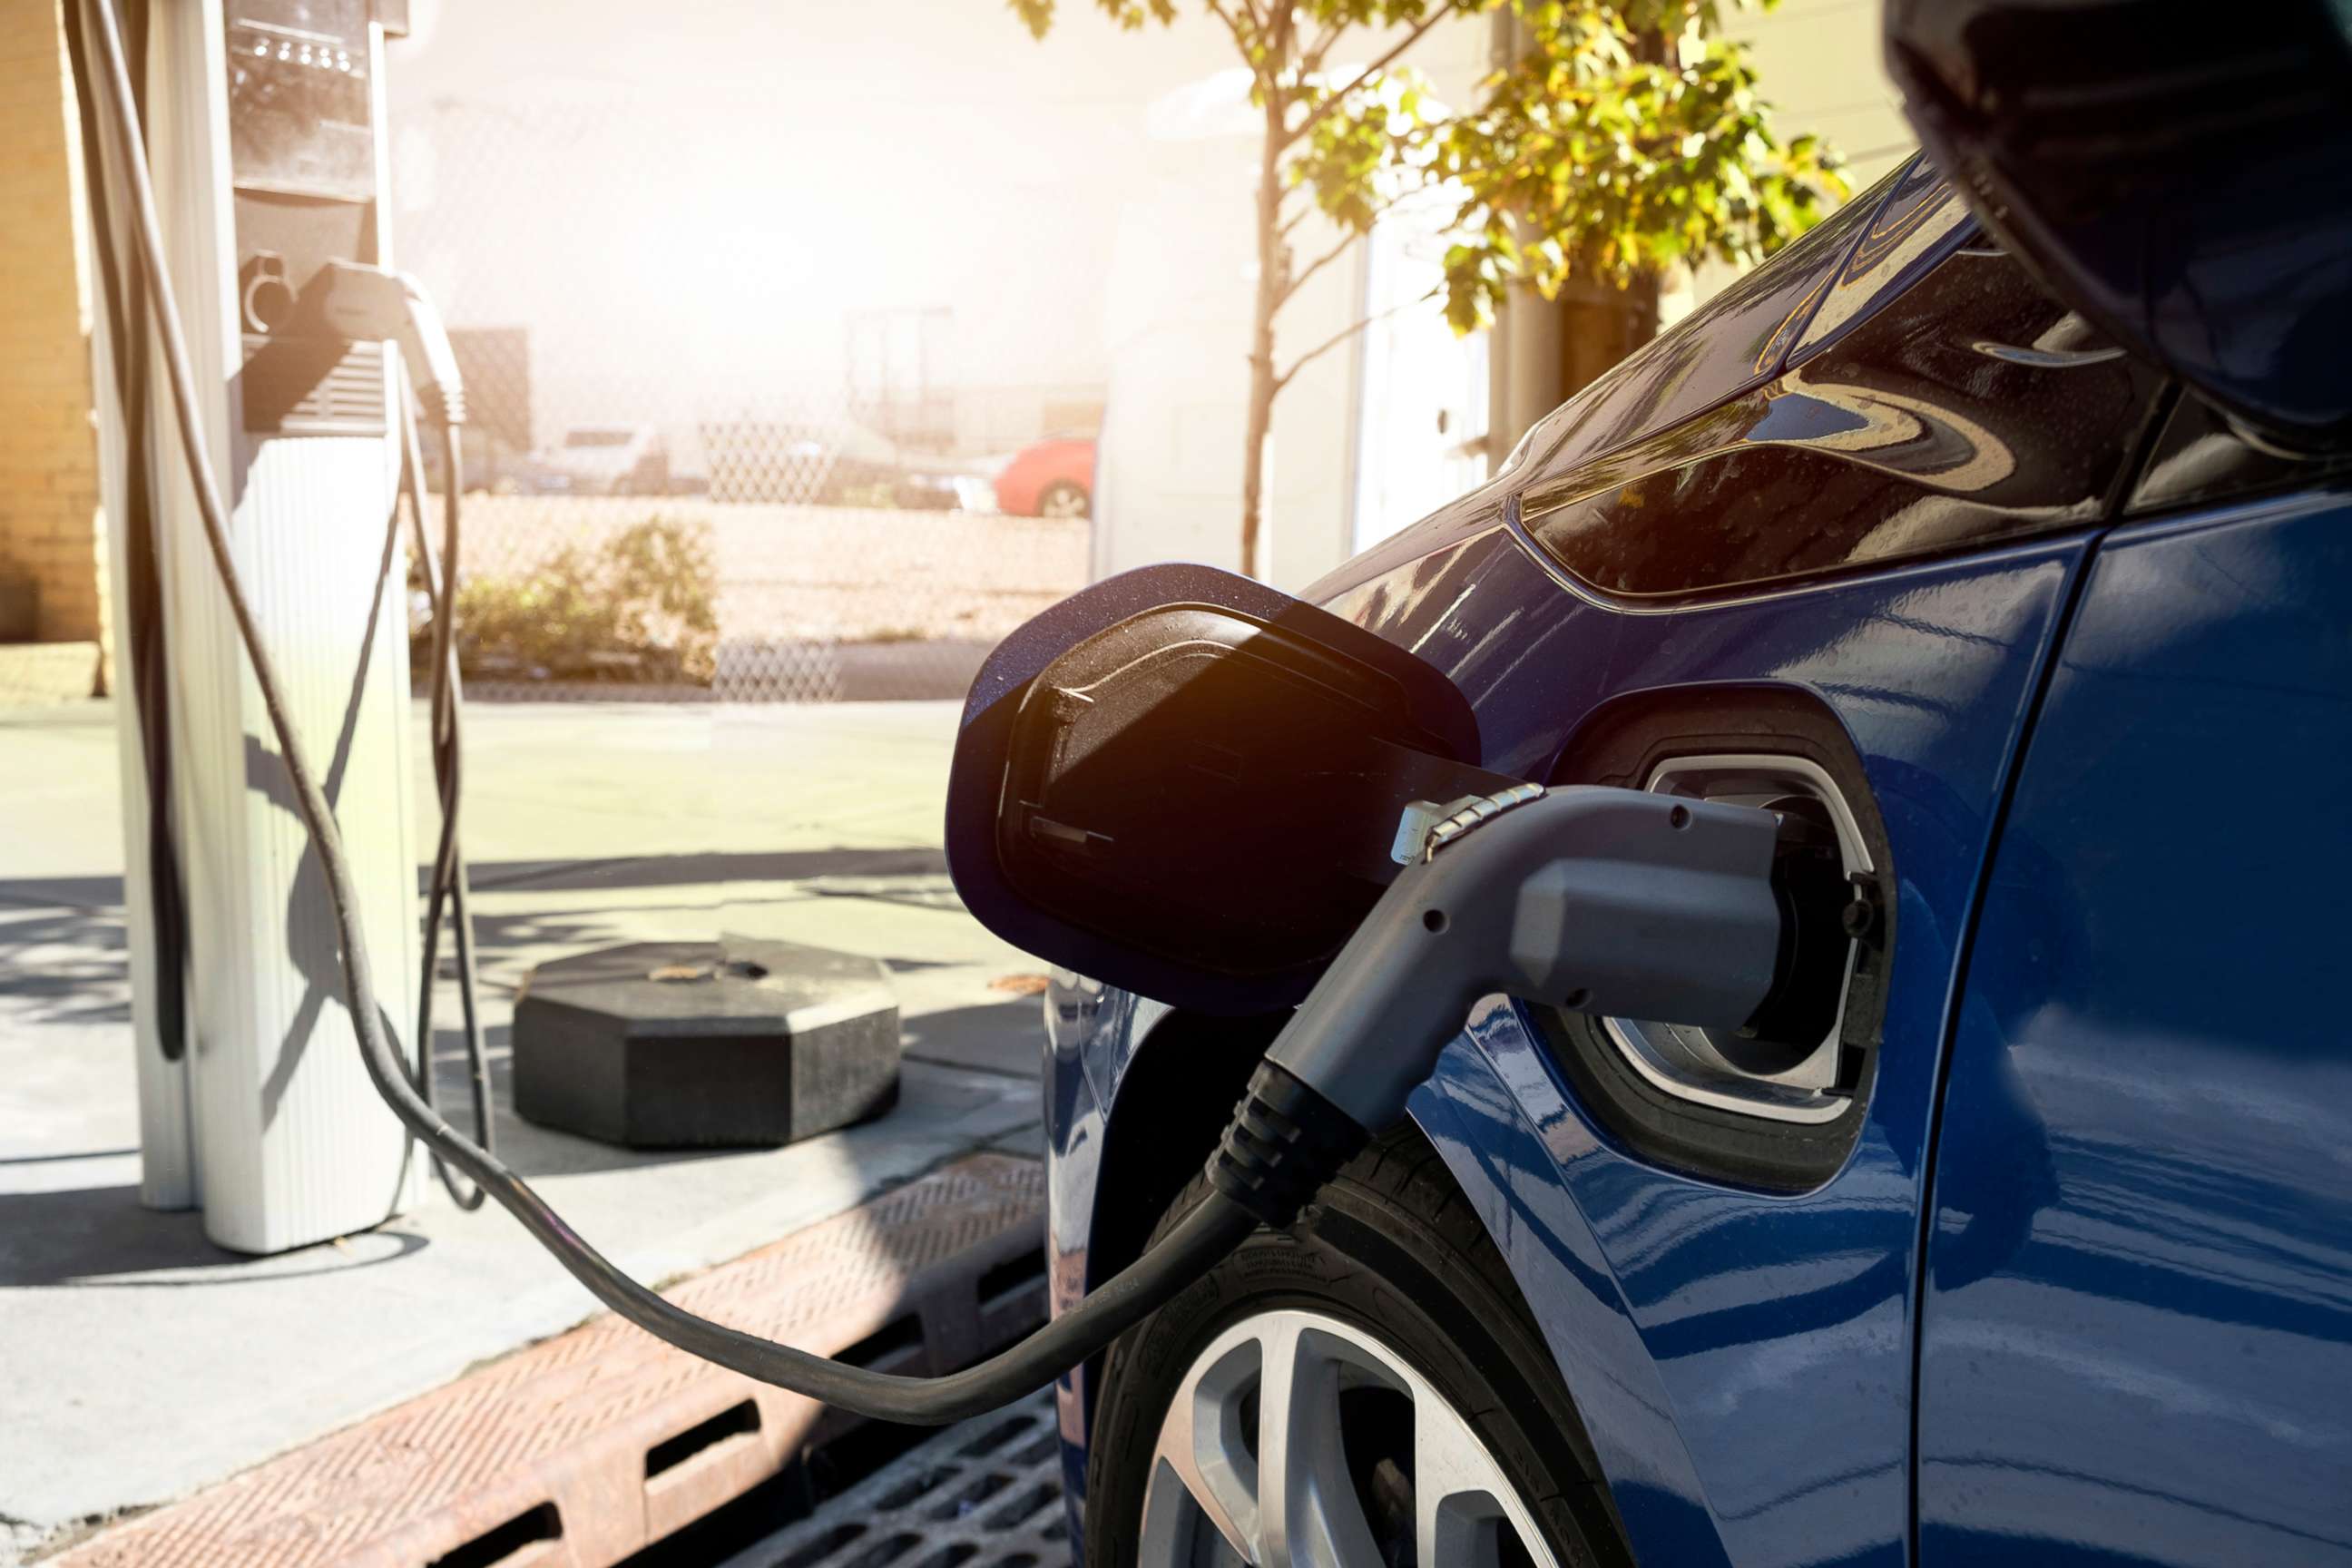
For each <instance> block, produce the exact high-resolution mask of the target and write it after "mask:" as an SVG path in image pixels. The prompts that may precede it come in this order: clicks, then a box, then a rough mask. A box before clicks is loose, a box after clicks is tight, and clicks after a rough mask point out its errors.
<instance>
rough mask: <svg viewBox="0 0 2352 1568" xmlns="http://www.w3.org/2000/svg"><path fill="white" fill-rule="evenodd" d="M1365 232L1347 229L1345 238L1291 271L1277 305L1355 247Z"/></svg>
mask: <svg viewBox="0 0 2352 1568" xmlns="http://www.w3.org/2000/svg"><path fill="white" fill-rule="evenodd" d="M1367 232H1368V231H1367V230H1364V229H1349V231H1348V235H1347V237H1346V238H1344V239H1342V240H1340V241H1339V244H1337V245H1335V246H1333V247H1331V248H1330V249H1328V250H1327V251H1325V252H1324V253H1323V254H1322V255H1320V256H1318V257H1317V258H1315V259H1314V260H1312V261H1310V262H1308V263H1307V265H1306V267H1305V268H1302V269H1301V270H1299V271H1297V272H1294V273H1292V274H1291V275H1290V281H1289V282H1287V283H1286V284H1284V285H1283V288H1282V295H1281V300H1278V301H1277V302H1276V303H1277V305H1279V304H1280V303H1281V302H1282V301H1286V300H1289V298H1290V297H1291V296H1292V295H1293V294H1296V293H1297V292H1298V290H1299V289H1303V288H1305V287H1306V286H1307V279H1309V278H1312V277H1314V276H1315V275H1316V274H1317V273H1318V272H1320V271H1322V270H1323V268H1326V267H1328V266H1330V265H1331V263H1333V262H1334V261H1337V260H1339V258H1341V257H1342V256H1345V255H1347V254H1348V252H1349V250H1351V249H1353V248H1354V247H1355V244H1356V242H1357V241H1358V240H1360V239H1361V238H1363V237H1364V235H1365V234H1366V233H1367Z"/></svg>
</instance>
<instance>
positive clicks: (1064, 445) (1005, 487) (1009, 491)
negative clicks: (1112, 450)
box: [996, 436, 1095, 517]
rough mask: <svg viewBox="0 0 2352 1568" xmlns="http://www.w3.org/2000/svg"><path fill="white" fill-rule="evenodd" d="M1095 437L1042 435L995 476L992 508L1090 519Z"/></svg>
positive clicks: (1093, 493)
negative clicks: (1040, 438)
mask: <svg viewBox="0 0 2352 1568" xmlns="http://www.w3.org/2000/svg"><path fill="white" fill-rule="evenodd" d="M1094 505H1095V438H1094V437H1092V436H1048V437H1045V439H1044V440H1042V441H1039V442H1036V443H1035V444H1034V445H1032V446H1028V447H1023V448H1022V449H1021V450H1020V451H1018V452H1016V453H1014V454H1013V460H1012V461H1011V462H1009V463H1007V464H1005V465H1004V470H1003V472H1002V473H1000V474H998V475H997V476H996V510H999V511H1009V512H1012V513H1013V514H1014V515H1015V516H1019V517H1090V516H1092V515H1093V514H1094Z"/></svg>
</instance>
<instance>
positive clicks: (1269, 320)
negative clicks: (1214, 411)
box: [1242, 91, 1290, 577]
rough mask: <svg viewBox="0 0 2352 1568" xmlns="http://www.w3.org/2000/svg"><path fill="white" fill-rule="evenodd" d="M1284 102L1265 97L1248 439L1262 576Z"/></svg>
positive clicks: (1246, 543)
mask: <svg viewBox="0 0 2352 1568" xmlns="http://www.w3.org/2000/svg"><path fill="white" fill-rule="evenodd" d="M1284 108H1285V106H1284V100H1283V98H1282V95H1281V94H1280V93H1278V92H1275V91H1268V92H1267V93H1266V95H1265V150H1264V153H1262V154H1261V156H1260V158H1259V162H1258V186H1257V310H1256V314H1255V318H1254V319H1253V321H1252V322H1251V326H1250V354H1249V367H1250V395H1249V424H1248V428H1247V429H1246V430H1245V431H1244V434H1243V437H1242V575H1243V576H1244V577H1255V576H1256V575H1257V574H1258V562H1257V542H1258V531H1259V524H1260V523H1261V521H1263V520H1264V517H1265V444H1266V437H1268V436H1269V435H1270V434H1272V432H1273V429H1274V395H1275V391H1276V387H1275V382H1274V313H1275V311H1276V310H1278V309H1279V308H1280V307H1281V304H1282V290H1283V289H1284V287H1285V285H1286V283H1287V282H1288V273H1289V258H1290V251H1289V247H1287V246H1286V245H1284V244H1283V238H1282V183H1281V182H1282V168H1281V153H1280V148H1281V141H1282V132H1283V121H1284V119H1285V112H1284Z"/></svg>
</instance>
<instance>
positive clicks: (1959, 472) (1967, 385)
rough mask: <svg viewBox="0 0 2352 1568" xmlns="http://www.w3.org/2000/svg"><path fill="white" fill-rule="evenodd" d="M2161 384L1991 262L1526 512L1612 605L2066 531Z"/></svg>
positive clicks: (1973, 260) (2102, 493)
mask: <svg viewBox="0 0 2352 1568" xmlns="http://www.w3.org/2000/svg"><path fill="white" fill-rule="evenodd" d="M2162 384H2163V378H2162V377H2161V376H2160V375H2158V374H2156V373H2155V372H2153V371H2151V370H2149V369H2147V367H2145V366H2143V365H2141V364H2140V363H2138V362H2137V361H2135V360H2133V359H2130V358H2128V357H2127V356H2126V355H2125V354H2124V353H2123V352H2122V351H2121V350H2120V349H2118V348H2116V346H2115V345H2114V344H2112V343H2111V342H2108V341H2107V340H2106V339H2105V337H2104V336H2102V335H2101V334H2100V333H2099V332H2097V331H2095V329H2094V328H2092V327H2091V326H2089V325H2088V324H2087V323H2085V322H2084V321H2083V320H2082V318H2080V317H2079V316H2076V315H2074V313H2073V312H2072V311H2069V310H2066V309H2065V307H2063V305H2060V304H2058V303H2057V302H2056V301H2054V300H2052V299H2050V298H2049V296H2047V295H2046V294H2044V293H2042V290H2041V289H2039V288H2038V287H2037V286H2036V285H2035V284H2034V283H2033V281H2032V279H2030V278H2029V277H2028V276H2027V274H2026V272H2025V270H2024V268H2021V267H2020V266H2019V265H2018V264H2017V263H2016V262H2014V261H2013V260H2011V258H2008V257H2007V256H2004V255H2002V254H2000V252H1999V251H1996V250H1992V249H1990V248H1988V247H1983V246H1981V245H1979V246H1975V247H1969V248H1967V249H1963V250H1960V251H1958V252H1957V253H1955V254H1953V255H1951V256H1949V257H1948V258H1945V259H1944V261H1943V262H1942V263H1940V264H1939V265H1938V266H1937V267H1936V268H1935V269H1934V270H1933V271H1932V272H1930V273H1929V274H1928V275H1927V277H1926V278H1925V279H1922V280H1920V281H1919V282H1918V283H1917V284H1916V285H1915V286H1914V287H1912V288H1911V289H1908V290H1907V291H1906V292H1904V293H1903V294H1901V295H1900V296H1898V297H1896V298H1895V299H1894V300H1891V301H1889V302H1888V303H1886V304H1885V306H1883V307H1882V308H1881V309H1880V310H1878V311H1877V312H1876V313H1874V314H1873V315H1871V316H1870V317H1869V318H1868V319H1866V320H1864V321H1859V322H1857V323H1856V324H1854V325H1853V327H1852V328H1851V329H1850V330H1848V331H1846V332H1845V333H1844V335H1843V337H1841V338H1840V339H1839V340H1838V341H1837V342H1834V343H1832V344H1831V345H1830V346H1828V347H1827V348H1825V349H1824V350H1823V351H1822V353H1819V354H1818V355H1816V356H1815V357H1813V358H1812V359H1811V360H1810V361H1808V362H1807V363H1803V364H1801V365H1800V366H1798V367H1797V368H1796V369H1793V370H1790V371H1789V372H1787V373H1786V374H1782V375H1781V376H1780V378H1778V379H1777V380H1775V381H1773V382H1771V383H1769V384H1766V385H1764V386H1761V387H1759V388H1757V389H1755V390H1754V391H1752V392H1749V393H1747V394H1745V395H1741V396H1739V397H1738V398H1735V399H1733V400H1732V401H1730V402H1729V403H1727V404H1725V405H1722V406H1720V407H1718V408H1716V409H1714V410H1711V411H1709V412H1708V413H1706V414H1705V415H1703V416H1699V417H1697V418H1696V419H1693V420H1691V421H1690V422H1689V423H1687V424H1685V425H1684V426H1680V427H1678V428H1676V429H1675V430H1672V431H1670V432H1668V433H1667V434H1665V435H1664V436H1662V437H1656V438H1654V439H1653V440H1651V441H1648V442H1644V443H1643V444H1641V445H1639V446H1637V447H1632V448H1629V449H1627V450H1626V451H1624V452H1622V453H1619V454H1617V455H1615V456H1614V457H1612V458H1605V459H1603V460H1601V462H1598V463H1594V464H1591V465H1588V466H1586V467H1585V468H1581V469H1580V470H1578V471H1577V472H1575V473H1572V474H1570V475H1566V476H1564V477H1563V478H1562V479H1560V480H1559V481H1557V482H1555V483H1552V484H1549V485H1536V486H1531V487H1529V489H1528V491H1527V492H1526V493H1525V494H1524V495H1523V496H1522V498H1521V501H1520V516H1521V520H1522V521H1523V522H1524V524H1525V526H1526V527H1527V530H1528V533H1529V534H1530V535H1531V536H1532V537H1533V538H1534V539H1535V541H1536V542H1538V544H1540V545H1541V546H1542V547H1543V548H1544V549H1545V550H1546V551H1547V552H1549V553H1550V554H1551V555H1552V556H1553V557H1554V558H1556V559H1557V560H1558V561H1559V563H1561V564H1562V565H1564V566H1566V567H1567V568H1568V569H1569V570H1570V572H1573V573H1574V574H1576V575H1577V576H1578V577H1580V578H1581V579H1582V580H1584V581H1585V582H1587V583H1590V584H1592V585H1593V586H1595V587H1597V588H1601V589H1603V590H1605V591H1607V592H1610V593H1612V594H1624V595H1684V594H1695V593H1705V592H1708V591H1711V590H1719V589H1727V588H1735V587H1739V586H1742V585H1746V584H1759V583H1769V582H1775V581H1780V580H1784V579H1789V578H1792V577H1801V576H1807V575H1811V574H1819V573H1823V572H1832V571H1837V570H1840V569H1843V568H1847V567H1853V566H1859V565H1863V564H1865V563H1875V562H1885V561H1890V560H1895V559H1900V558H1902V557H1906V556H1913V555H1921V554H1927V553H1930V552H1937V551H1945V550H1951V549H1955V548H1958V547H1962V546H1968V545H1975V544H1981V543H1984V542H1990V541H1993V540H2000V539H2009V538H2014V537H2017V536H2019V535H2022V534H2028V533H2033V532H2039V531H2049V530H2053V529H2061V528H2067V527H2072V526H2074V525H2076V524H2080V523H2084V522H2087V521H2093V520H2095V519H2096V518H2097V517H2099V516H2100V515H2101V514H2102V513H2103V511H2104V510H2105V507H2106V504H2107V499H2108V497H2109V495H2110V493H2111V492H2112V491H2113V489H2115V487H2116V481H2117V479H2118V476H2119V474H2120V472H2121V470H2122V468H2123V466H2124V465H2125V463H2126V461H2127V460H2128V459H2129V458H2130V456H2131V453H2132V452H2133V450H2134V448H2135V446H2136V444H2137V438H2138V435H2139V432H2140V429H2141V427H2142V426H2143V424H2144V423H2145V421H2146V420H2147V417H2148V413H2149V409H2150V407H2151V405H2152V404H2153V403H2154V400H2155V398H2156V396H2157V395H2158V392H2159V390H2160V389H2161V387H2162Z"/></svg>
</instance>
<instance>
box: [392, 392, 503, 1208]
mask: <svg viewBox="0 0 2352 1568" xmlns="http://www.w3.org/2000/svg"><path fill="white" fill-rule="evenodd" d="M405 380H406V378H405V377H404V378H403V381H404V382H405ZM426 401H427V402H429V403H431V404H433V405H435V406H436V408H437V409H438V410H439V414H440V417H438V418H437V419H436V421H435V424H436V426H437V428H438V430H439V432H440V437H441V459H442V476H443V479H442V482H443V486H444V489H443V492H442V532H441V549H440V552H439V554H438V559H437V560H436V554H435V552H434V549H433V541H432V538H431V536H430V534H429V533H428V532H427V530H426V526H425V454H424V449H423V447H422V446H421V445H420V444H419V443H418V441H417V438H416V416H415V410H414V409H412V408H411V407H410V406H409V402H408V399H407V398H406V397H402V398H400V399H399V414H400V446H401V488H402V490H403V491H404V494H405V496H406V498H407V500H408V515H409V519H410V521H411V522H412V524H413V525H414V526H415V531H416V561H417V565H418V568H419V570H420V572H421V573H422V574H423V576H424V578H425V598H426V601H427V602H428V603H429V604H430V605H431V607H432V611H433V653H432V661H433V682H432V693H433V694H432V698H431V701H430V704H429V706H428V708H427V715H428V719H427V722H428V725H429V730H428V733H429V735H430V737H431V745H432V751H433V782H434V785H435V792H436V796H437V797H438V799H439V802H440V808H441V831H440V837H439V838H438V839H437V840H436V843H435V845H434V850H433V866H432V870H431V873H430V875H429V876H428V877H427V879H426V885H425V943H424V947H425V952H424V957H423V960H422V962H421V963H419V965H418V973H417V979H416V1053H417V1067H416V1087H417V1092H418V1094H419V1096H420V1097H421V1098H422V1099H423V1100H424V1101H425V1104H426V1105H428V1106H434V1107H435V1108H436V1110H437V1109H438V1107H437V1105H436V1094H435V1086H434V1064H433V994H434V990H435V984H434V982H435V979H436V970H437V969H438V968H439V965H440V951H441V922H442V918H443V915H444V913H445V912H446V914H447V916H448V919H449V923H450V926H451V934H452V944H453V945H454V947H455V948H456V950H457V1002H458V1007H459V1012H460V1016H461V1017H462V1019H463V1021H464V1024H465V1034H466V1066H467V1086H468V1088H469V1089H470V1090H471V1093H472V1100H473V1107H474V1137H475V1140H476V1142H479V1143H480V1144H481V1146H482V1152H484V1153H486V1154H488V1155H491V1156H492V1157H495V1156H496V1155H497V1153H498V1142H497V1124H496V1122H495V1121H494V1120H493V1119H492V1116H491V1105H490V1072H489V1057H488V1050H487V1049H486V1047H485V1046H484V1043H483V1038H482V1019H481V1006H480V999H479V984H480V980H479V976H478V973H477V972H476V969H475V964H474V913H473V910H472V907H471V901H470V889H468V887H467V874H466V858H465V855H464V853H463V852H462V851H461V850H460V849H459V848H458V845H457V807H458V803H459V801H460V800H462V799H463V798H464V784H463V759H464V756H465V736H464V731H463V729H462V727H461V726H462V723H463V719H462V714H463V710H464V707H465V695H464V685H463V683H462V681H461V679H460V677H459V673H458V669H457V641H456V628H457V543H458V538H459V531H458V527H457V515H458V506H459V501H458V497H459V496H460V495H461V494H462V493H463V490H464V488H465V476H464V474H463V472H462V471H461V469H460V468H459V466H458V465H459V459H460V446H459V442H458V438H457V418H456V417H453V410H452V407H451V402H452V400H451V399H449V398H447V397H446V396H443V397H433V398H427V399H426ZM455 412H457V413H458V414H460V415H461V414H462V410H461V409H460V410H457V411H455ZM433 1170H434V1173H435V1174H436V1176H438V1177H439V1178H440V1181H441V1184H442V1186H444V1187H445V1188H446V1189H447V1190H448V1193H449V1197H450V1200H451V1201H452V1202H454V1203H455V1204H457V1206H458V1207H459V1208H461V1209H466V1210H468V1211H471V1210H474V1209H478V1208H480V1207H481V1206H482V1204H483V1202H484V1201H485V1199H486V1198H487V1197H488V1194H487V1193H485V1192H484V1190H483V1189H482V1187H481V1185H480V1184H478V1183H476V1184H470V1185H466V1184H460V1182H459V1181H458V1178H457V1176H456V1175H455V1174H453V1173H451V1171H450V1168H449V1163H448V1162H447V1161H446V1160H445V1159H443V1158H442V1157H441V1155H440V1154H439V1153H438V1152H435V1153H434V1154H433Z"/></svg>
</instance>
